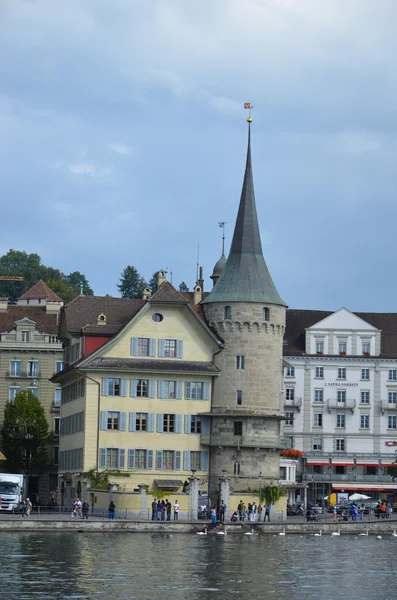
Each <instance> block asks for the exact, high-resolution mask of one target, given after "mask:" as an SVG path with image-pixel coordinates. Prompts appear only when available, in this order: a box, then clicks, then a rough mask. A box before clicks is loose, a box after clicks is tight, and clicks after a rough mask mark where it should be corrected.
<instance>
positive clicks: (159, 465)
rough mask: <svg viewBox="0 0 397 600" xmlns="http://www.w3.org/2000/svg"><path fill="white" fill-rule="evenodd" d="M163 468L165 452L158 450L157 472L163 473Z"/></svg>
mask: <svg viewBox="0 0 397 600" xmlns="http://www.w3.org/2000/svg"><path fill="white" fill-rule="evenodd" d="M162 468H163V451H162V450H156V470H157V471H161V469H162Z"/></svg>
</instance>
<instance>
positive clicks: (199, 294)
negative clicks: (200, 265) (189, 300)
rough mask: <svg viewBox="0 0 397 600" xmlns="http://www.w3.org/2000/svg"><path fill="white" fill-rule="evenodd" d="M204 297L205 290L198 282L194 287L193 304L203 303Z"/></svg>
mask: <svg viewBox="0 0 397 600" xmlns="http://www.w3.org/2000/svg"><path fill="white" fill-rule="evenodd" d="M202 296H203V290H202V288H201V285H200V283H199V282H198V281H197V282H196V285H195V286H194V294H193V304H198V303H199V302H201V298H202Z"/></svg>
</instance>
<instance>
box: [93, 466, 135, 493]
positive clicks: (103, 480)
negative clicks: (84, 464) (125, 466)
mask: <svg viewBox="0 0 397 600" xmlns="http://www.w3.org/2000/svg"><path fill="white" fill-rule="evenodd" d="M82 476H83V477H84V479H87V480H88V481H89V482H90V484H91V488H92V489H94V490H108V489H109V486H110V478H111V477H129V476H130V474H129V473H126V472H125V471H120V470H119V469H105V470H104V471H96V470H95V469H90V470H89V471H85V473H82Z"/></svg>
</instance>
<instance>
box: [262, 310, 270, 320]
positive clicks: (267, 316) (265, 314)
mask: <svg viewBox="0 0 397 600" xmlns="http://www.w3.org/2000/svg"><path fill="white" fill-rule="evenodd" d="M263 320H264V321H269V320H270V310H269V309H268V307H267V306H265V308H264V309H263Z"/></svg>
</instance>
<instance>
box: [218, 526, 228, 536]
mask: <svg viewBox="0 0 397 600" xmlns="http://www.w3.org/2000/svg"><path fill="white" fill-rule="evenodd" d="M226 534H227V532H226V527H225V531H217V532H216V535H226Z"/></svg>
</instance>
